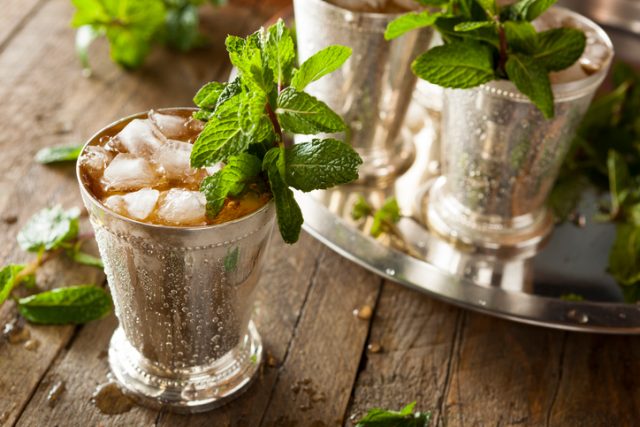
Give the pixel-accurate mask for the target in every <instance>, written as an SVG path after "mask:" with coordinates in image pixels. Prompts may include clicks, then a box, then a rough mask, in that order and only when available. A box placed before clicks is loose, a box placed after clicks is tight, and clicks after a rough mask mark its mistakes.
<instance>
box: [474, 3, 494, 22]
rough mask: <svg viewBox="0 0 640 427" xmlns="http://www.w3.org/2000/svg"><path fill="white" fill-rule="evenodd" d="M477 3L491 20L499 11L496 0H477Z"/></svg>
mask: <svg viewBox="0 0 640 427" xmlns="http://www.w3.org/2000/svg"><path fill="white" fill-rule="evenodd" d="M476 3H478V4H479V5H480V7H482V9H483V10H484V11H485V12H486V14H487V16H488V17H489V18H493V16H495V14H496V13H497V11H498V6H497V5H496V0H476Z"/></svg>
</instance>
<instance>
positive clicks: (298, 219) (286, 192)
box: [265, 148, 304, 243]
mask: <svg viewBox="0 0 640 427" xmlns="http://www.w3.org/2000/svg"><path fill="white" fill-rule="evenodd" d="M272 150H273V151H271V150H270V152H271V153H275V152H278V153H279V155H278V156H277V157H275V156H273V155H272V156H269V160H271V161H270V162H269V164H268V166H267V171H268V175H269V184H270V185H271V192H272V193H273V200H274V201H275V203H276V215H277V217H278V228H279V229H280V234H281V235H282V239H283V240H284V241H285V242H286V243H295V242H297V241H298V238H299V237H300V230H301V228H302V223H303V222H304V219H303V218H302V212H301V211H300V206H298V202H296V199H295V198H294V197H293V191H291V189H289V187H288V186H287V184H286V183H285V182H284V180H283V179H282V174H281V172H280V167H279V166H278V165H277V163H278V159H282V158H283V154H282V151H281V150H280V149H279V148H274V149H272ZM276 150H277V151H276ZM265 160H267V158H266V157H265Z"/></svg>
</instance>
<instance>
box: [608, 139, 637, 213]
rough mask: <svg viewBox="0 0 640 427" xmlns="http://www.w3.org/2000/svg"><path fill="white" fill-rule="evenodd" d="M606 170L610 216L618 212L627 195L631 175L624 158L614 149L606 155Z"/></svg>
mask: <svg viewBox="0 0 640 427" xmlns="http://www.w3.org/2000/svg"><path fill="white" fill-rule="evenodd" d="M607 171H608V173H609V193H610V195H611V212H610V215H611V218H616V217H618V215H619V214H620V211H621V209H622V206H623V205H624V203H625V201H626V199H627V197H628V196H629V187H630V185H631V176H630V174H629V168H628V166H627V164H626V162H625V161H624V158H622V156H621V155H620V154H619V153H618V152H616V151H615V150H609V153H608V155H607Z"/></svg>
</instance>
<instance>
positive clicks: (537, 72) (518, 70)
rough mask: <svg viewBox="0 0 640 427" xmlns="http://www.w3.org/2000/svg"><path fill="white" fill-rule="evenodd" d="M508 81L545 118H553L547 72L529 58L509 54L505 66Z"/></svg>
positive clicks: (551, 97)
mask: <svg viewBox="0 0 640 427" xmlns="http://www.w3.org/2000/svg"><path fill="white" fill-rule="evenodd" d="M505 69H506V71H507V75H508V76H509V80H511V81H512V82H513V83H514V84H515V85H516V87H517V88H518V90H519V91H520V92H522V93H523V94H525V95H526V96H527V97H528V98H529V99H530V100H531V102H533V104H534V105H535V106H536V107H538V109H539V110H540V111H541V112H542V114H543V115H544V117H545V118H547V119H549V118H551V117H553V110H554V105H553V93H552V92H551V83H550V82H549V74H548V72H547V70H546V69H545V68H544V67H543V66H542V65H540V64H539V63H538V62H536V60H535V59H533V58H532V57H530V56H526V55H521V54H516V53H514V54H511V55H509V59H507V63H506V65H505Z"/></svg>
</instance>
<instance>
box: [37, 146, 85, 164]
mask: <svg viewBox="0 0 640 427" xmlns="http://www.w3.org/2000/svg"><path fill="white" fill-rule="evenodd" d="M82 147H83V146H82V145H64V146H59V147H45V148H43V149H41V150H39V151H38V152H37V153H36V157H35V159H36V162H38V163H42V164H50V163H61V162H70V161H75V160H77V159H78V156H79V155H80V152H81V151H82Z"/></svg>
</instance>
